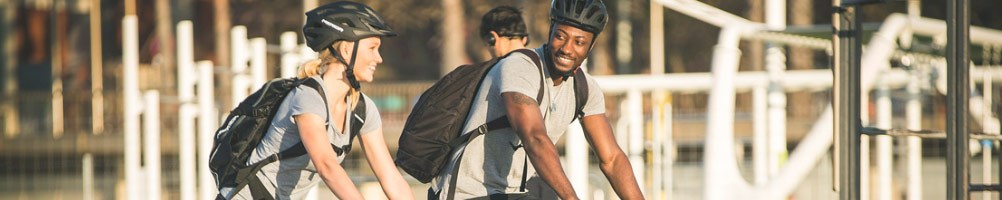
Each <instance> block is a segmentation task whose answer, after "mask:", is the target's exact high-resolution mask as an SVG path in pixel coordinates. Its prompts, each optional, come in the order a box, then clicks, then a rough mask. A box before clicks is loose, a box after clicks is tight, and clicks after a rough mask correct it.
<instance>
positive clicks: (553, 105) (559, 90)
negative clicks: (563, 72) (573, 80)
mask: <svg viewBox="0 0 1002 200" xmlns="http://www.w3.org/2000/svg"><path fill="white" fill-rule="evenodd" d="M564 82H567V80H564ZM550 85H553V83H552V81H551V83H550ZM556 87H558V88H557V95H560V94H561V93H562V92H563V91H564V83H560V85H558V86H556ZM551 91H552V90H546V93H547V94H549V96H550V108H549V110H550V112H551V113H553V112H557V101H556V96H557V95H554V94H553V93H550V92H551Z"/></svg>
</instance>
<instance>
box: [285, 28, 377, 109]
mask: <svg viewBox="0 0 1002 200" xmlns="http://www.w3.org/2000/svg"><path fill="white" fill-rule="evenodd" d="M348 43H349V42H348V41H346V40H339V41H336V42H334V43H333V44H331V47H333V49H340V48H341V47H343V46H345V45H346V44H348ZM318 53H319V54H320V55H318V56H317V59H314V60H311V61H309V62H306V63H303V65H302V66H299V71H298V72H297V73H296V77H299V78H300V79H303V78H309V77H311V76H316V75H321V76H323V75H322V73H324V70H329V69H325V68H326V66H330V65H331V64H332V63H334V62H341V61H338V60H337V58H335V57H334V54H333V53H332V52H330V49H324V50H321V51H320V52H318ZM342 64H345V63H342ZM345 65H347V64H345ZM346 73H354V72H346ZM359 95H361V92H360V91H358V90H356V89H355V88H353V87H352V88H349V89H348V99H350V103H349V104H348V108H350V109H352V110H354V109H355V106H356V105H357V104H358V96H359Z"/></svg>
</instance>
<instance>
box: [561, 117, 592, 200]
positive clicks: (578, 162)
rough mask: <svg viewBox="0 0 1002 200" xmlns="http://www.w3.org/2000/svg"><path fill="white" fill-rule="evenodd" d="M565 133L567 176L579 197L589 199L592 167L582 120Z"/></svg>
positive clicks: (572, 124)
mask: <svg viewBox="0 0 1002 200" xmlns="http://www.w3.org/2000/svg"><path fill="white" fill-rule="evenodd" d="M565 135H567V136H565V137H567V139H566V142H565V144H564V149H565V150H564V151H565V152H567V153H566V156H565V158H567V166H566V167H567V178H568V179H569V180H570V181H571V186H573V187H574V189H575V190H574V191H576V192H577V194H578V197H581V198H583V199H588V198H589V197H591V196H590V195H589V194H590V192H591V190H590V189H589V184H588V183H589V181H588V170H589V168H590V166H588V163H589V161H588V160H589V159H588V140H587V139H585V135H584V129H583V128H582V127H581V122H580V121H575V122H573V123H571V125H570V127H569V128H567V134H565Z"/></svg>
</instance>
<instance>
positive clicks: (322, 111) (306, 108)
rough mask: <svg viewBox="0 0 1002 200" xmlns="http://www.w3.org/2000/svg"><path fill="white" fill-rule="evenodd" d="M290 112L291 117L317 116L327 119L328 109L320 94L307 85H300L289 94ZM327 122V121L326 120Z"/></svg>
mask: <svg viewBox="0 0 1002 200" xmlns="http://www.w3.org/2000/svg"><path fill="white" fill-rule="evenodd" d="M287 98H289V99H288V100H289V101H290V102H289V112H291V116H299V115H302V114H315V115H317V116H320V117H321V119H327V107H326V105H325V104H324V99H323V97H322V96H320V92H319V91H317V90H316V89H313V88H311V87H309V86H306V85H300V86H299V87H296V89H293V90H292V92H291V93H289V96H288V97H287ZM324 121H326V120H324Z"/></svg>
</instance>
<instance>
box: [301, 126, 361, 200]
mask: <svg viewBox="0 0 1002 200" xmlns="http://www.w3.org/2000/svg"><path fill="white" fill-rule="evenodd" d="M293 119H295V120H296V124H298V126H299V136H300V137H301V138H302V140H303V146H304V147H306V153H307V154H308V155H309V156H310V160H312V161H313V165H314V166H316V167H317V172H320V178H322V179H323V180H324V183H325V184H327V188H330V190H331V191H332V192H334V195H336V196H337V197H338V198H339V199H362V193H360V192H358V189H357V188H355V183H352V182H351V179H349V178H348V173H347V172H345V171H344V168H342V167H341V163H339V162H338V160H337V154H335V153H334V149H333V148H331V144H330V141H329V140H328V138H327V131H326V130H325V129H324V120H323V119H322V118H321V117H320V116H317V115H316V114H301V115H296V116H295V117H293Z"/></svg>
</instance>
